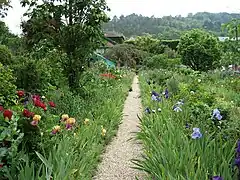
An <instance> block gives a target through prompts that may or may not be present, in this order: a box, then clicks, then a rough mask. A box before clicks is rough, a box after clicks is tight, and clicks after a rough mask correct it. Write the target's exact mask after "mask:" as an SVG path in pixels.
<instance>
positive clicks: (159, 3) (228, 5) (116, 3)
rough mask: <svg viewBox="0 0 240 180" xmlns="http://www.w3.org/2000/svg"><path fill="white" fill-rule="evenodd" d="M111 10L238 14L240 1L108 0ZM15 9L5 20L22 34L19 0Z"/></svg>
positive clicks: (156, 13) (119, 12)
mask: <svg viewBox="0 0 240 180" xmlns="http://www.w3.org/2000/svg"><path fill="white" fill-rule="evenodd" d="M106 1H107V3H108V6H109V7H110V8H111V12H110V13H109V15H110V16H111V17H112V16H114V15H117V16H120V15H122V14H123V15H129V14H132V13H136V14H142V15H144V16H152V15H154V16H155V17H162V16H165V15H172V16H175V15H182V16H186V15H187V14H188V13H196V12H203V11H207V12H238V13H240V0H221V1H220V0H106ZM12 6H13V9H10V10H9V12H8V16H7V17H6V18H5V19H4V21H5V22H6V23H7V25H8V27H9V29H10V30H11V31H12V32H13V33H18V34H19V33H20V32H21V30H20V28H19V24H20V22H21V18H22V14H23V13H24V12H25V9H23V8H21V6H20V3H19V0H12Z"/></svg>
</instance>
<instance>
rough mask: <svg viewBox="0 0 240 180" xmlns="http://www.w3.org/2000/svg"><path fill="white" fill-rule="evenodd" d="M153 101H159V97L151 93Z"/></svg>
mask: <svg viewBox="0 0 240 180" xmlns="http://www.w3.org/2000/svg"><path fill="white" fill-rule="evenodd" d="M152 100H153V101H161V99H160V98H159V97H158V96H155V95H152Z"/></svg>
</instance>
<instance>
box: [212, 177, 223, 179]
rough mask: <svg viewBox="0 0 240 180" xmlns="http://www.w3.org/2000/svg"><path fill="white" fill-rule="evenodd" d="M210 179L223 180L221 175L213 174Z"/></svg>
mask: <svg viewBox="0 0 240 180" xmlns="http://www.w3.org/2000/svg"><path fill="white" fill-rule="evenodd" d="M212 180H223V178H222V177H221V176H213V177H212Z"/></svg>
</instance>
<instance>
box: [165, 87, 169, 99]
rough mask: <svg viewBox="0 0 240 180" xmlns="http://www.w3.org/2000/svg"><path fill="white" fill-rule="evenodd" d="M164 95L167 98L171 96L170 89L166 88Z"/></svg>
mask: <svg viewBox="0 0 240 180" xmlns="http://www.w3.org/2000/svg"><path fill="white" fill-rule="evenodd" d="M164 95H165V98H166V99H168V98H169V92H168V89H165V92H164Z"/></svg>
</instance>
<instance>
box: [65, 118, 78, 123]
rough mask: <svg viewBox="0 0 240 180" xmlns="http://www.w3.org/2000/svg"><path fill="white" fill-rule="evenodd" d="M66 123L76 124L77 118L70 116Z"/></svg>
mask: <svg viewBox="0 0 240 180" xmlns="http://www.w3.org/2000/svg"><path fill="white" fill-rule="evenodd" d="M66 123H67V124H75V123H76V120H75V119H74V118H68V119H67V122H66Z"/></svg>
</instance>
